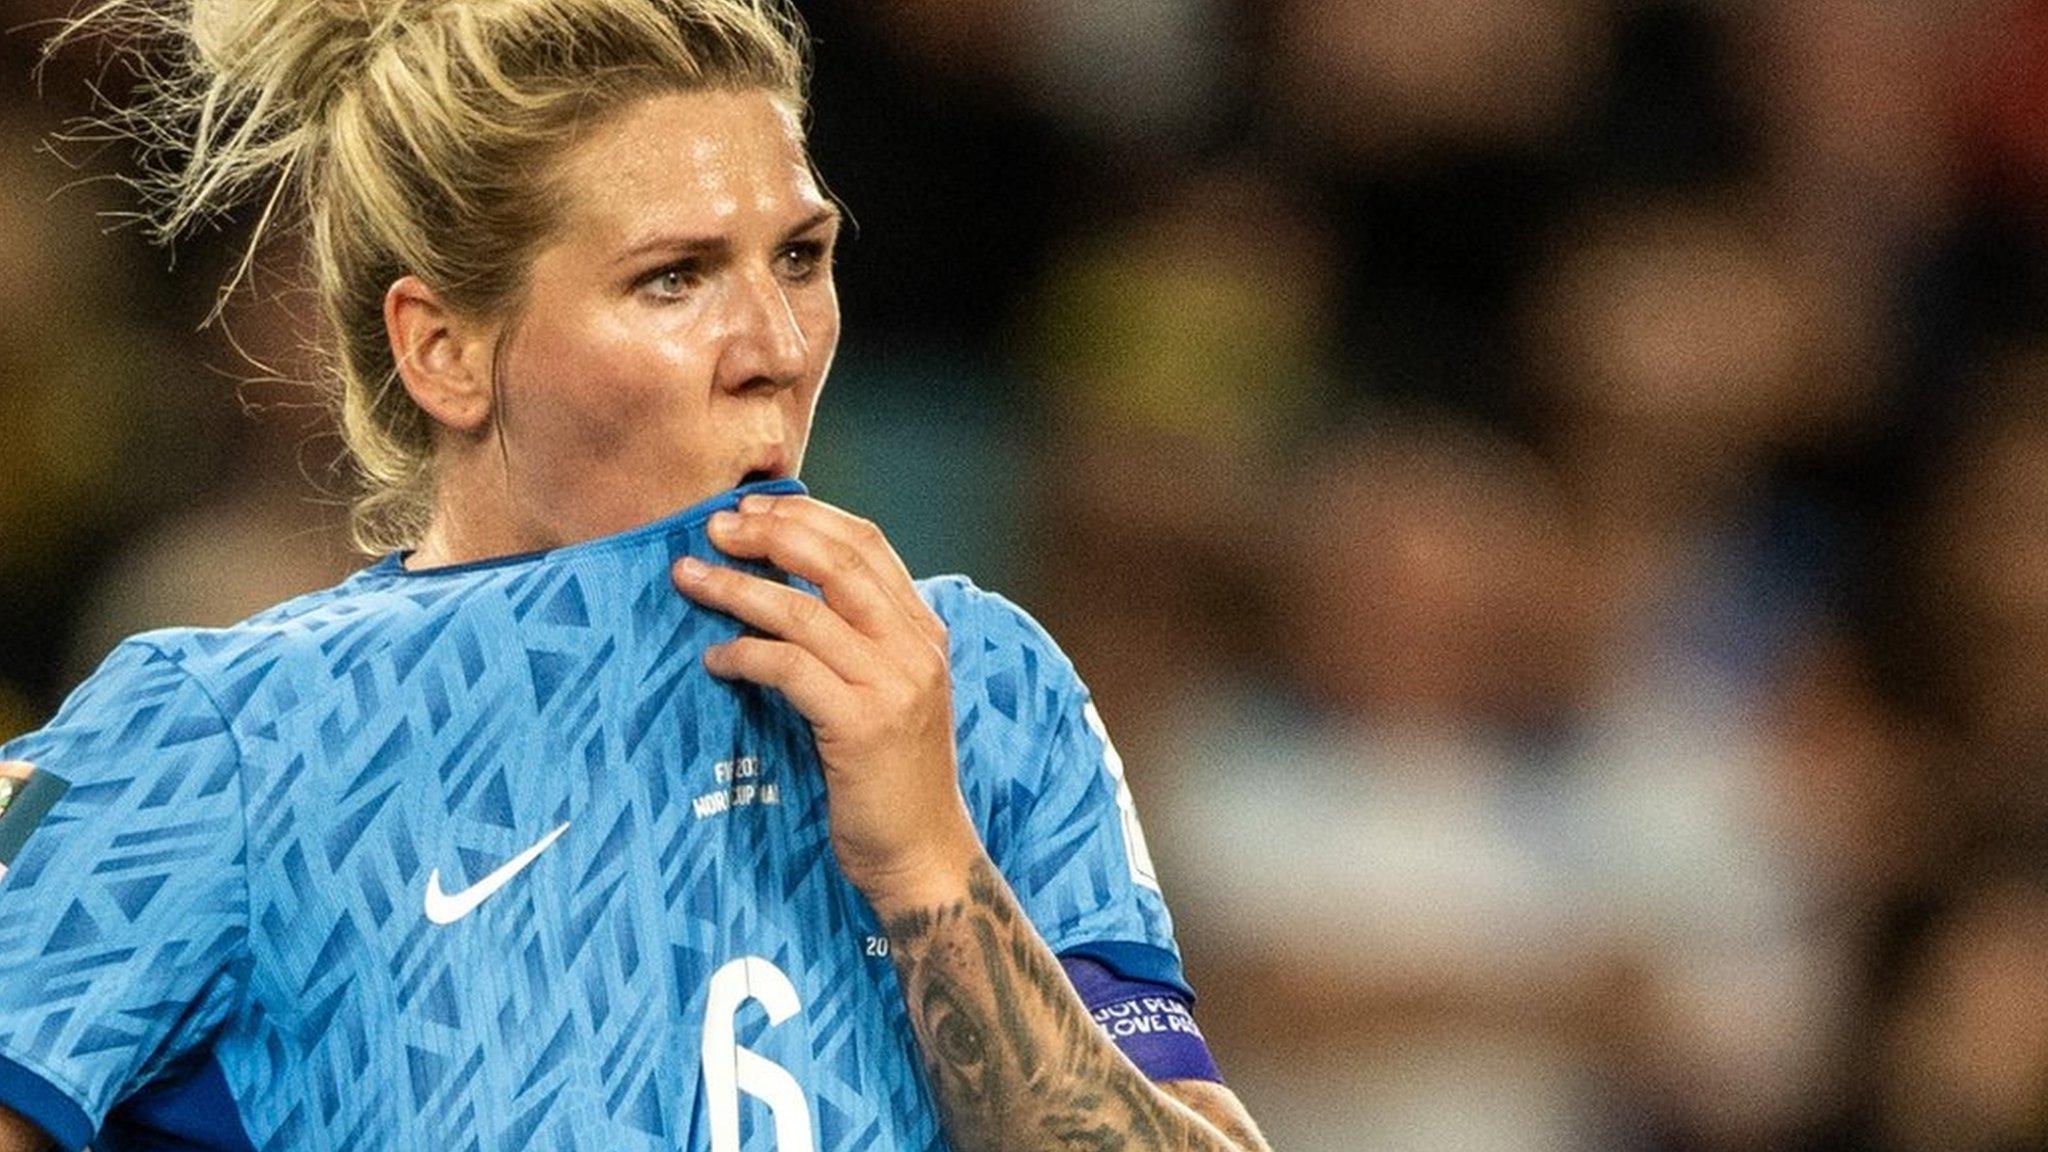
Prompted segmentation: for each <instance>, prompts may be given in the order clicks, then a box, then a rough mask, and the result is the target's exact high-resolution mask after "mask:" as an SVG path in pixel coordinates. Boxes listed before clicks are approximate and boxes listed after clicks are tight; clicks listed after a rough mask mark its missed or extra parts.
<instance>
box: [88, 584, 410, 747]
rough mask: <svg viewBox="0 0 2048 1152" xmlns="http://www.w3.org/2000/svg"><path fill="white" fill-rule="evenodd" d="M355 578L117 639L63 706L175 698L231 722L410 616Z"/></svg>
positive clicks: (406, 607)
mask: <svg viewBox="0 0 2048 1152" xmlns="http://www.w3.org/2000/svg"><path fill="white" fill-rule="evenodd" d="M368 576H369V573H367V572H364V573H358V574H356V575H355V576H352V577H350V578H349V579H347V580H344V581H343V582H341V583H340V584H337V585H335V586H333V587H331V588H325V589H321V590H320V591H317V592H312V593H308V594H307V595H304V596H298V597H294V598H293V599H291V600H287V601H284V602H283V603H280V604H277V605H275V606H273V607H271V608H268V609H265V610H264V611H262V612H260V613H257V614H256V615H254V616H251V617H249V618H248V619H246V620H243V621H241V622H240V623H237V624H232V625H229V626H227V627H222V628H191V627H174V628H160V629H155V630H152V631H148V632H142V633H138V634H136V635H133V636H130V637H128V638H126V639H125V640H122V641H121V642H120V643H119V644H117V645H115V646H114V648H113V649H112V650H111V651H110V652H109V653H108V655H107V656H106V658H105V659H104V660H103V661H102V662H101V664H100V665H99V667H98V668H97V670H95V671H94V672H93V673H92V675H91V676H89V677H88V678H87V679H86V680H85V682H84V683H82V684H81V685H80V686H79V687H78V688H77V690H76V691H75V692H74V693H73V694H72V696H71V698H70V699H69V700H67V702H66V705H65V711H67V712H68V711H72V710H73V709H74V708H75V707H77V706H79V705H80V704H82V703H84V702H88V701H106V700H120V701H126V702H127V705H128V706H132V705H133V704H134V703H135V702H136V701H137V700H139V699H143V698H148V697H156V696H164V695H176V696H177V697H178V698H180V699H181V700H183V701H184V702H185V703H186V705H187V706H191V707H197V706H199V705H201V704H202V703H203V704H205V705H207V706H208V707H210V708H211V709H212V710H213V711H216V712H218V713H220V714H221V717H222V718H223V719H224V720H226V719H231V718H232V717H233V716H234V715H235V713H237V712H238V711H240V708H241V706H242V705H243V704H246V703H247V701H248V700H249V698H250V696H251V695H252V694H253V693H255V692H256V691H257V690H258V689H259V688H261V687H262V686H263V685H265V684H266V683H269V682H272V681H280V680H286V679H291V678H292V677H293V674H294V673H295V671H296V670H297V669H299V668H301V667H303V666H308V665H311V664H314V663H318V664H320V665H322V666H325V665H326V664H327V663H328V662H329V658H330V657H332V656H333V655H335V654H336V653H337V652H338V651H339V650H340V649H341V648H342V647H343V646H344V643H345V642H346V641H347V640H349V639H350V638H352V637H354V636H356V635H358V634H367V633H371V632H375V631H378V630H379V626H380V625H382V624H385V623H388V622H389V621H391V620H392V619H394V618H395V617H398V616H403V615H408V614H412V613H416V612H417V611H418V606H417V605H411V604H408V603H405V602H404V601H403V598H402V597H398V596H395V595H393V594H392V593H391V591H390V590H389V589H387V588H384V587H383V586H382V585H381V584H380V583H379V582H377V581H375V580H371V579H368V578H367V577H368Z"/></svg>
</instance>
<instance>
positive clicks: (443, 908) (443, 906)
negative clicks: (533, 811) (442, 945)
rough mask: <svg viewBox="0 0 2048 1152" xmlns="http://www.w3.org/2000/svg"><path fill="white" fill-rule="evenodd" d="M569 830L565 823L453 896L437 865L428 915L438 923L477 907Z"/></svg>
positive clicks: (429, 890)
mask: <svg viewBox="0 0 2048 1152" xmlns="http://www.w3.org/2000/svg"><path fill="white" fill-rule="evenodd" d="M568 830H569V825H567V824H564V825H562V826H561V827H560V828H557V829H555V830H554V831H553V832H550V833H548V834H547V835H546V836H544V837H542V838H541V841H540V843H538V844H535V845H534V846H533V847H531V848H528V849H527V850H526V851H524V852H521V853H520V854H519V855H517V856H514V857H513V858H512V859H510V860H507V861H505V864H504V866H503V867H501V868H499V869H498V870H497V871H496V872H493V873H491V874H490V875H489V876H486V877H484V878H483V879H481V880H479V881H477V882H476V883H474V884H472V885H470V886H469V887H467V888H464V889H463V890H462V891H460V892H457V893H455V894H454V895H452V896H451V895H449V894H448V893H446V892H443V891H441V870H440V869H439V868H436V869H434V870H433V871H432V872H430V873H428V874H427V919H428V920H431V921H433V922H434V923H436V924H443V925H446V924H453V923H455V922H456V921H457V920H460V919H462V918H463V917H464V916H467V915H469V914H470V913H471V912H474V911H476V910H477V907H478V906H479V905H481V904H482V903H483V902H484V901H486V900H489V899H490V898H491V897H492V896H495V895H497V893H498V889H500V888H503V887H504V886H505V885H507V884H510V883H511V882H512V878H513V877H514V876H517V875H519V874H520V873H521V872H524V871H526V866H527V865H528V864H531V863H533V862H534V861H535V860H537V859H539V858H540V854H541V853H543V852H545V851H547V850H548V848H549V846H550V845H552V844H554V842H555V841H556V840H558V839H560V838H561V836H562V833H564V832H567V831H568Z"/></svg>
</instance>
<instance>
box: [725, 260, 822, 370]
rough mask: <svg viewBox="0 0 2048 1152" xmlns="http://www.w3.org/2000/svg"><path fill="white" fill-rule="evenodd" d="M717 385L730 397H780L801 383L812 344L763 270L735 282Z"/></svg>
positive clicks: (778, 285) (785, 298)
mask: <svg viewBox="0 0 2048 1152" xmlns="http://www.w3.org/2000/svg"><path fill="white" fill-rule="evenodd" d="M733 296H734V298H733V300H732V302H731V319H730V329H729V331H728V338H727V340H726V347H725V353H724V355H723V357H721V361H720V364H719V383H720V386H721V387H723V388H724V389H725V390H726V391H728V392H743V391H748V390H751V389H770V390H776V391H779V390H781V389H784V388H788V387H789V386H791V385H793V384H795V383H797V382H798V381H800V380H802V379H803V374H804V370H805V367H806V366H807V365H808V363H809V361H810V348H811V344H810V340H809V338H808V337H806V336H805V335H804V330H803V325H802V323H801V322H800V321H799V320H798V317H797V314H796V310H795V309H794V308H792V307H791V306H790V302H789V294H788V292H787V291H786V290H785V288H784V286H783V284H782V282H781V281H780V280H778V279H776V277H775V275H774V273H773V272H771V271H769V270H767V269H758V270H752V271H750V272H749V273H748V274H747V275H745V276H742V277H739V278H737V279H736V281H735V285H734V289H733Z"/></svg>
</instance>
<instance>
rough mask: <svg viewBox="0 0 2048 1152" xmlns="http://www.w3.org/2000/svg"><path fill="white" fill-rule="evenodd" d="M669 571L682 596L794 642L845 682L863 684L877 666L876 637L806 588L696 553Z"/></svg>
mask: <svg viewBox="0 0 2048 1152" xmlns="http://www.w3.org/2000/svg"><path fill="white" fill-rule="evenodd" d="M671 573H672V575H673V576H674V579H675V583H676V590H677V591H679V592H681V593H683V595H685V596H688V597H689V598H690V599H692V600H694V601H696V602H697V603H699V604H702V605H704V606H706V607H708V608H716V609H717V610H719V611H720V612H723V613H725V614H726V615H728V616H731V617H732V618H733V619H735V620H738V621H740V622H741V623H743V624H748V625H751V626H753V627H755V628H758V629H760V630H761V631H763V632H766V633H768V634H769V635H771V636H775V637H779V638H781V639H783V640H787V641H789V642H790V643H792V644H795V645H797V646H798V647H800V648H802V649H804V650H805V651H806V652H809V653H810V654H811V655H813V656H815V657H817V658H818V660H819V661H821V662H822V663H823V664H824V665H825V666H826V667H827V668H830V669H831V670H832V672H833V673H835V674H836V675H838V676H840V677H841V678H843V679H845V680H847V681H848V682H852V683H864V682H866V681H867V680H868V679H869V678H870V677H872V676H873V674H874V671H875V669H876V667H877V666H878V665H879V664H880V660H879V657H880V653H879V652H878V651H877V650H876V648H875V644H874V641H872V640H869V639H868V638H867V637H865V636H863V635H861V634H860V633H859V632H856V631H854V629H853V626H852V625H850V624H848V623H847V622H846V621H845V620H843V619H841V618H840V616H839V614H838V613H837V612H834V611H833V610H832V608H831V607H830V606H829V605H827V604H826V603H825V601H823V600H820V599H818V598H817V597H816V596H813V595H811V594H810V593H808V592H800V591H798V590H796V589H795V588H791V587H790V586H789V585H787V584H780V583H777V582H776V581H773V580H767V579H763V578H762V577H759V576H755V575H753V574H752V573H749V572H742V571H740V570H739V569H737V568H727V567H724V566H722V565H718V564H706V563H705V562H703V561H702V560H699V559H697V558H696V557H694V556H685V557H683V558H682V559H681V560H678V561H676V564H675V567H674V568H673V569H672V570H671Z"/></svg>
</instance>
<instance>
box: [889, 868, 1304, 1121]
mask: <svg viewBox="0 0 2048 1152" xmlns="http://www.w3.org/2000/svg"><path fill="white" fill-rule="evenodd" d="M883 928H884V931H886V932H887V933H888V936H889V942H890V950H891V955H892V956H894V958H895V961H896V969H897V972H898V974H899V975H900V976H901V978H902V984H903V996H904V1000H905V1001H906V1003H907V1004H908V1005H909V1009H910V1020H911V1024H912V1027H913V1028H914V1029H915V1030H916V1033H917V1040H918V1044H919V1047H920V1048H921V1049H922V1050H923V1053H924V1060H925V1067H926V1070H927V1072H928V1073H929V1074H930V1080H931V1084H932V1090H933V1092H934V1093H935V1094H936V1095H937V1097H938V1102H939V1109H940V1114H941V1116H942V1118H943V1121H944V1123H945V1128H946V1135H947V1136H948V1137H949V1138H950V1139H951V1141H952V1144H953V1146H954V1147H955V1148H958V1149H960V1150H961V1152H992V1150H994V1149H1034V1148H1090V1149H1099V1150H1103V1152H1108V1150H1112V1149H1128V1150H1131V1152H1138V1150H1143V1149H1177V1150H1178V1149H1187V1150H1199V1152H1255V1150H1260V1149H1263V1147H1264V1145H1263V1144H1262V1143H1261V1142H1260V1141H1259V1140H1258V1138H1257V1137H1256V1136H1255V1135H1251V1134H1245V1135H1243V1136H1240V1137H1238V1138H1236V1139H1233V1138H1232V1137H1229V1136H1226V1135H1225V1134H1224V1133H1223V1132H1222V1131H1221V1130H1219V1129H1218V1128H1217V1127H1216V1126H1214V1125H1212V1124H1211V1123H1209V1122H1208V1121H1207V1120H1204V1119H1203V1118H1202V1117H1201V1116H1199V1115H1197V1114H1196V1113H1195V1112H1194V1111H1193V1110H1191V1109H1190V1108H1188V1107H1187V1106H1185V1105H1183V1104H1181V1103H1180V1102H1178V1101H1176V1100H1174V1099H1173V1098H1172V1097H1170V1096H1168V1095H1167V1094H1166V1093H1165V1092H1163V1091H1162V1090H1160V1089H1159V1088H1158V1087H1157V1086H1156V1085H1154V1084H1153V1083H1152V1082H1151V1081H1149V1080H1147V1079H1146V1078H1145V1076H1144V1075H1143V1074H1142V1073H1140V1072H1139V1071H1138V1070H1137V1068H1136V1067H1134V1066H1133V1065H1132V1064H1131V1063H1130V1061H1128V1060H1126V1059H1125V1058H1124V1057H1123V1054H1122V1053H1120V1052H1118V1051H1117V1049H1116V1046H1115V1045H1114V1044H1112V1043H1111V1042H1110V1040H1109V1038H1108V1037H1107V1036H1106V1035H1105V1034H1104V1033H1103V1032H1102V1030H1101V1029H1100V1028H1098V1027H1097V1026H1096V1024H1095V1022H1094V1021H1093V1020H1092V1019H1091V1018H1090V1017H1089V1014H1088V1010H1087V1008H1086V1007H1084V1006H1083V1005H1082V1003H1081V1000H1080V997H1079V996H1078V995H1076V994H1075V992H1074V989H1073V986H1072V985H1071V984H1069V983H1068V981H1067V977H1066V973H1065V972H1064V971H1062V970H1061V968H1060V966H1059V962H1058V961H1057V960H1055V959H1054V958H1053V955H1052V952H1051V951H1050V950H1049V949H1048V948H1047V947H1046V944H1045V941H1044V940H1042V939H1040V938H1039V935H1038V932H1037V930H1036V929H1034V928H1033V927H1032V925H1031V922H1030V921H1029V920H1028V919H1026V918H1025V916H1024V915H1023V913H1022V912H1021V911H1020V910H1019V908H1018V907H1017V903H1016V899H1015V897H1013V896H1012V895H1011V893H1010V890H1009V886H1008V885H1007V884H1005V883H1004V882H1003V879H1002V877H1001V876H1000V875H999V874H997V872H996V870H995V868H994V867H993V866H992V865H991V864H989V862H988V861H987V859H986V858H985V857H983V858H980V859H977V860H976V861H975V862H974V863H973V864H972V866H971V867H970V868H969V869H968V871H967V874H966V876H965V877H964V880H963V883H962V884H961V885H960V890H959V891H957V892H956V893H954V894H952V895H951V896H950V898H945V897H941V898H939V899H927V900H926V901H924V902H923V903H921V904H918V905H915V906H910V907H906V908H902V909H884V911H883Z"/></svg>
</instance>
